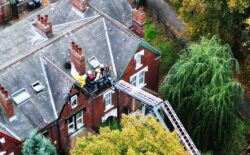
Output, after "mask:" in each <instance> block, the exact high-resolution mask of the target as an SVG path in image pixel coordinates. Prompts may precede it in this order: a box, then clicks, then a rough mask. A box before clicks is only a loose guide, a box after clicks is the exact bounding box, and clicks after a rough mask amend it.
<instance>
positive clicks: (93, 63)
mask: <svg viewBox="0 0 250 155" xmlns="http://www.w3.org/2000/svg"><path fill="white" fill-rule="evenodd" d="M88 62H89V64H90V65H91V66H92V67H93V68H97V67H99V66H100V62H99V61H98V60H97V59H96V57H91V58H89V59H88Z"/></svg>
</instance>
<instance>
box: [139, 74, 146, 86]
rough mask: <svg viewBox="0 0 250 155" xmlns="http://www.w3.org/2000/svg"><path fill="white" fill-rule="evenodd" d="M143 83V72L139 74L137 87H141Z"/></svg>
mask: <svg viewBox="0 0 250 155" xmlns="http://www.w3.org/2000/svg"><path fill="white" fill-rule="evenodd" d="M144 82H145V71H142V72H140V73H139V85H143V84H144Z"/></svg>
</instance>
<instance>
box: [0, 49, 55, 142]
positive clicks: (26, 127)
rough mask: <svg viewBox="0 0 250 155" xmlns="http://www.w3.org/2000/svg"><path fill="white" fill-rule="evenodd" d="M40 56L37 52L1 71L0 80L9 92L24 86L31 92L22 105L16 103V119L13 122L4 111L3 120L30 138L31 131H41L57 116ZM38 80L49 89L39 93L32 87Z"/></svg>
mask: <svg viewBox="0 0 250 155" xmlns="http://www.w3.org/2000/svg"><path fill="white" fill-rule="evenodd" d="M39 57H40V56H39V55H38V54H35V55H33V56H32V57H30V58H29V59H26V60H25V61H22V62H20V63H18V64H16V66H12V67H9V68H8V70H6V71H4V72H1V75H0V83H1V84H2V85H3V86H4V87H5V89H6V90H8V92H9V94H13V93H15V92H17V91H18V90H20V89H22V88H24V89H26V91H27V92H28V93H29V94H30V95H31V98H30V99H29V100H27V101H26V102H24V103H21V104H20V105H17V104H15V103H13V105H14V111H15V119H14V120H13V121H12V122H10V121H9V119H7V117H6V115H5V114H3V113H2V114H1V115H0V123H1V124H4V125H5V126H6V127H7V128H8V129H9V130H11V131H12V132H13V133H15V135H16V136H17V137H19V139H24V138H26V137H27V136H28V135H29V133H30V132H31V131H33V130H35V131H37V130H39V129H41V128H43V127H44V126H46V125H47V124H49V123H50V122H52V121H53V120H55V115H54V112H53V108H52V103H51V100H50V97H49V93H48V86H47V85H46V81H45V76H44V74H43V71H42V67H41V62H40V61H38V60H39ZM36 81H40V82H41V84H42V85H44V86H45V89H44V90H43V91H42V92H40V93H39V94H37V93H36V92H35V91H34V90H33V88H32V87H31V84H32V83H34V82H36ZM10 136H11V135H10Z"/></svg>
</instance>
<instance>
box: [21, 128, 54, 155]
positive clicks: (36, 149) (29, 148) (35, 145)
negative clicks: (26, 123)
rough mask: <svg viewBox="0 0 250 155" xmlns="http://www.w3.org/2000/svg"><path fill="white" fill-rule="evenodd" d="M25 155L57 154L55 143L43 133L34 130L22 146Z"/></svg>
mask: <svg viewBox="0 0 250 155" xmlns="http://www.w3.org/2000/svg"><path fill="white" fill-rule="evenodd" d="M22 154H23V155H56V154H57V153H56V149H55V147H54V145H53V144H52V143H51V142H50V141H49V140H48V139H46V138H45V137H44V136H42V135H41V134H36V133H35V132H32V133H31V134H30V136H29V137H28V138H27V139H26V140H25V142H24V144H23V148H22Z"/></svg>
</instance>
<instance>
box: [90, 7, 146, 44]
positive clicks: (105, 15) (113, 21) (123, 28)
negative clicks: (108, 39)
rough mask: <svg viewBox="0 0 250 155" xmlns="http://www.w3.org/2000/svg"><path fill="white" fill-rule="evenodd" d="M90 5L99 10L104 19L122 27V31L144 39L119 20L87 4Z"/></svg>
mask: <svg viewBox="0 0 250 155" xmlns="http://www.w3.org/2000/svg"><path fill="white" fill-rule="evenodd" d="M89 6H90V7H92V8H93V9H94V10H96V11H97V12H99V13H100V14H101V15H102V16H104V18H105V19H107V20H109V21H110V22H112V23H113V24H114V25H115V26H116V27H117V28H119V29H122V30H123V31H125V32H127V33H129V34H131V35H133V36H134V37H135V38H136V39H138V40H140V41H142V40H144V39H142V38H140V37H139V36H137V35H136V34H134V33H133V32H132V31H130V30H129V29H128V28H127V27H126V26H125V25H124V24H122V23H121V22H119V21H117V20H115V19H113V18H112V17H110V16H109V15H108V14H106V13H104V12H102V11H100V10H99V9H97V8H95V7H94V6H93V5H91V4H89ZM118 25H119V26H118Z"/></svg>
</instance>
